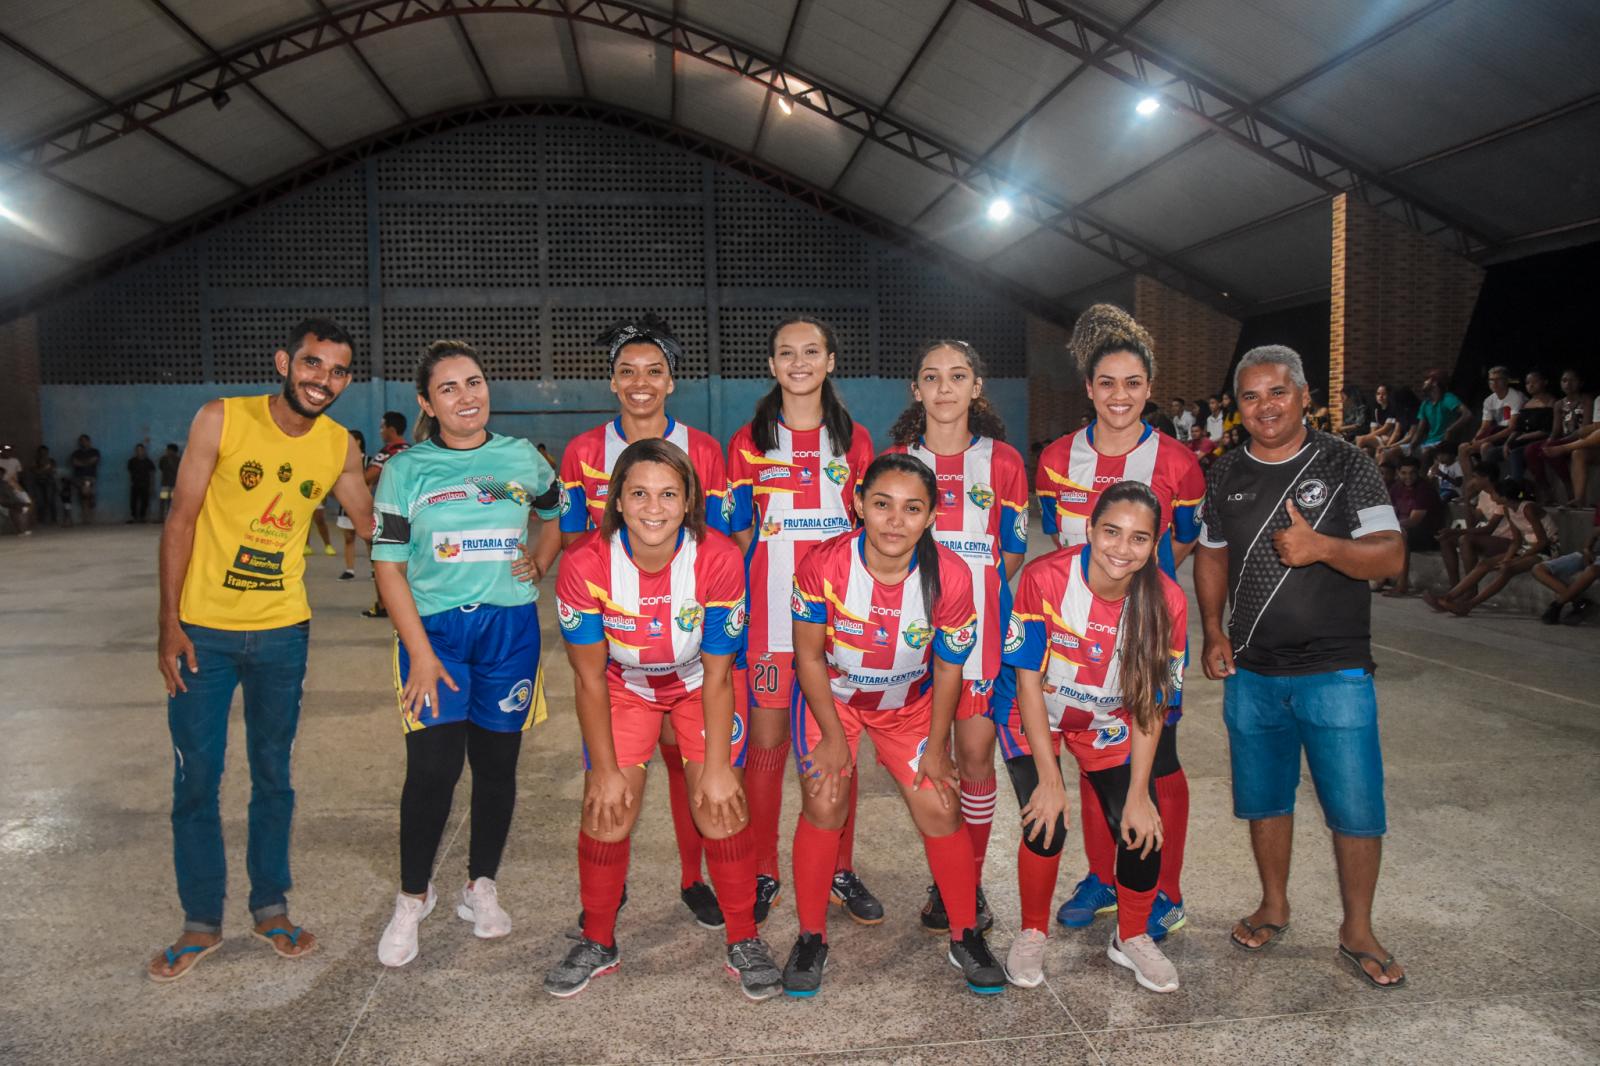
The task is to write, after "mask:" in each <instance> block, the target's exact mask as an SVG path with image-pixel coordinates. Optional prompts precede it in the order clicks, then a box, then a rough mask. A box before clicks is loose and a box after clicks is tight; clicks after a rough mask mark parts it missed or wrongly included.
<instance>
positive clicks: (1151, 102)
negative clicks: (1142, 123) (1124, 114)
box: [1133, 96, 1161, 118]
mask: <svg viewBox="0 0 1600 1066" xmlns="http://www.w3.org/2000/svg"><path fill="white" fill-rule="evenodd" d="M1133 109H1134V110H1135V111H1137V112H1139V114H1140V115H1142V116H1144V117H1145V118H1149V117H1150V116H1151V115H1153V114H1155V113H1156V112H1157V111H1160V110H1161V101H1160V100H1157V99H1156V98H1155V97H1153V96H1147V97H1145V98H1144V99H1143V100H1140V101H1139V102H1138V103H1137V104H1135V105H1134V107H1133Z"/></svg>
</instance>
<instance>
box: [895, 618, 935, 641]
mask: <svg viewBox="0 0 1600 1066" xmlns="http://www.w3.org/2000/svg"><path fill="white" fill-rule="evenodd" d="M900 638H901V639H902V640H904V641H905V642H906V646H907V647H911V648H917V649H921V648H924V647H927V644H928V641H930V640H932V639H933V629H932V627H930V626H929V625H928V623H926V622H924V621H923V620H922V619H920V618H919V619H917V620H916V621H915V622H912V623H911V624H910V625H908V626H906V628H905V630H904V631H903V632H902V633H901V634H900Z"/></svg>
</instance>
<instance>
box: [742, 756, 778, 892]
mask: <svg viewBox="0 0 1600 1066" xmlns="http://www.w3.org/2000/svg"><path fill="white" fill-rule="evenodd" d="M788 760H789V745H787V744H784V745H781V746H780V747H776V748H758V747H756V746H755V745H754V744H752V745H750V747H749V748H748V749H747V750H746V751H745V756H744V798H745V802H746V803H747V804H749V807H750V834H751V837H752V840H753V843H752V847H753V849H754V851H755V857H756V873H759V874H766V875H767V876H768V877H773V878H776V877H777V876H778V818H779V816H780V815H781V814H782V813H783V766H784V763H786V762H788Z"/></svg>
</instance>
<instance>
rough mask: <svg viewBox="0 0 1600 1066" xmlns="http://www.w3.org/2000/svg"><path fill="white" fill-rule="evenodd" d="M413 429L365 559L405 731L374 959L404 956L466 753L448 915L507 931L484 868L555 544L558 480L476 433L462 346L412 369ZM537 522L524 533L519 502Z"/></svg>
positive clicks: (468, 360) (527, 716)
mask: <svg viewBox="0 0 1600 1066" xmlns="http://www.w3.org/2000/svg"><path fill="white" fill-rule="evenodd" d="M417 404H418V406H419V407H421V408H422V414H423V416H424V417H425V418H426V419H428V420H431V423H432V425H431V427H430V429H431V432H430V435H429V436H428V438H427V439H426V440H424V441H422V442H421V443H419V444H417V445H415V446H413V447H411V448H407V449H406V450H405V451H403V452H399V453H398V454H396V455H395V456H394V457H393V458H391V459H390V460H389V463H388V465H387V466H386V467H385V468H384V474H383V478H382V480H380V481H379V482H378V496H377V500H376V501H375V503H374V508H373V511H374V524H375V529H374V531H373V538H372V562H373V567H374V569H376V571H377V575H378V591H379V593H380V595H381V596H382V597H383V603H384V605H385V606H387V607H388V609H389V617H390V619H391V620H392V621H393V623H394V628H395V631H396V633H397V634H398V639H397V640H396V642H395V689H396V692H397V693H398V695H399V699H400V713H401V717H402V721H403V722H404V725H405V730H406V783H405V787H404V789H403V790H402V791H401V793H400V893H399V895H398V896H396V897H395V907H394V917H393V918H391V919H390V921H389V925H388V928H386V929H385V930H384V931H383V937H382V938H381V939H380V940H379V942H378V960H379V961H380V962H382V963H383V964H384V965H385V966H404V965H405V964H406V963H408V962H410V961H411V960H412V959H414V958H416V956H417V926H418V925H419V924H421V922H422V919H424V918H426V917H427V916H428V914H429V913H430V912H431V911H432V910H433V907H434V903H435V901H436V898H437V897H436V895H435V893H434V889H433V885H432V884H431V883H430V881H429V878H430V876H431V873H432V870H433V860H434V856H435V855H436V854H437V852H438V850H439V839H440V837H441V836H442V835H443V834H444V826H445V822H446V821H447V820H448V819H449V817H450V800H451V797H452V795H454V792H455V786H456V781H457V779H458V778H460V776H461V767H462V765H463V763H465V762H470V763H471V764H472V843H471V845H470V847H469V849H468V860H467V884H466V887H465V888H463V889H462V891H461V902H460V904H459V905H458V906H457V907H456V914H457V915H458V916H460V917H461V918H463V919H465V920H466V921H470V922H472V923H473V932H474V933H476V934H477V935H478V936H479V937H483V938H485V939H488V938H492V937H501V936H505V935H506V934H507V933H509V932H511V918H510V917H509V916H508V915H507V914H506V912H505V910H504V909H503V908H502V907H501V906H500V904H499V901H498V900H497V898H496V893H495V883H494V877H495V874H496V873H497V872H498V869H499V866H500V855H501V853H502V852H503V851H504V849H505V843H506V835H507V833H508V832H509V830H510V828H511V812H512V809H513V807H514V806H515V805H516V795H517V792H516V771H517V753H518V751H519V750H520V748H521V745H522V733H523V730H525V729H527V728H528V726H529V725H531V724H533V723H534V722H536V721H539V720H540V719H542V718H543V717H544V691H543V686H542V684H541V680H540V675H539V615H538V610H537V608H536V607H535V606H534V601H535V599H537V597H538V590H537V589H535V588H534V585H533V583H534V582H536V581H538V580H539V578H540V577H542V576H543V575H544V573H545V571H546V570H548V569H549V568H550V566H551V564H552V563H554V562H555V557H556V554H557V553H558V552H559V551H560V550H561V534H560V529H559V527H558V525H557V523H556V519H557V518H558V517H559V516H560V507H561V505H560V486H559V484H558V483H557V481H556V476H555V472H554V471H553V470H551V469H550V464H549V463H547V462H545V460H544V458H543V457H542V456H541V455H540V454H539V453H538V451H537V450H535V448H534V446H533V445H532V444H530V443H528V442H527V441H525V440H522V439H521V438H518V437H505V436H500V435H498V434H494V433H490V432H489V430H488V423H489V385H488V382H487V381H486V380H485V379H484V374H483V365H482V362H481V361H480V360H479V358H478V355H477V353H476V352H474V351H473V350H472V349H471V348H470V347H468V346H467V345H465V344H463V343H461V342H459V341H436V342H434V344H433V345H431V346H430V347H429V348H428V351H427V354H426V355H424V356H423V358H422V363H421V365H420V366H419V367H418V368H417ZM530 511H531V512H533V513H534V514H537V515H538V517H539V518H540V520H541V524H540V526H539V528H538V533H537V540H536V542H535V543H534V544H533V545H532V547H531V548H530V546H529V544H528V541H529V536H528V523H529V519H530V514H529V512H530Z"/></svg>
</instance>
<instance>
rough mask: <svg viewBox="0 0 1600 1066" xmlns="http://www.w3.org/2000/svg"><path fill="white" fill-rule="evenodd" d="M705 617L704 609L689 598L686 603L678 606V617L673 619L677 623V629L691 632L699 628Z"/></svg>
mask: <svg viewBox="0 0 1600 1066" xmlns="http://www.w3.org/2000/svg"><path fill="white" fill-rule="evenodd" d="M705 618H706V609H705V608H704V607H702V606H700V605H699V604H698V603H696V602H694V601H693V600H690V601H689V602H688V603H686V604H684V605H683V606H682V607H680V608H678V617H677V618H676V619H675V621H676V622H677V623H678V628H679V629H681V630H683V631H684V632H685V633H693V632H694V631H695V630H697V629H699V628H700V623H702V622H704V621H705Z"/></svg>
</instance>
